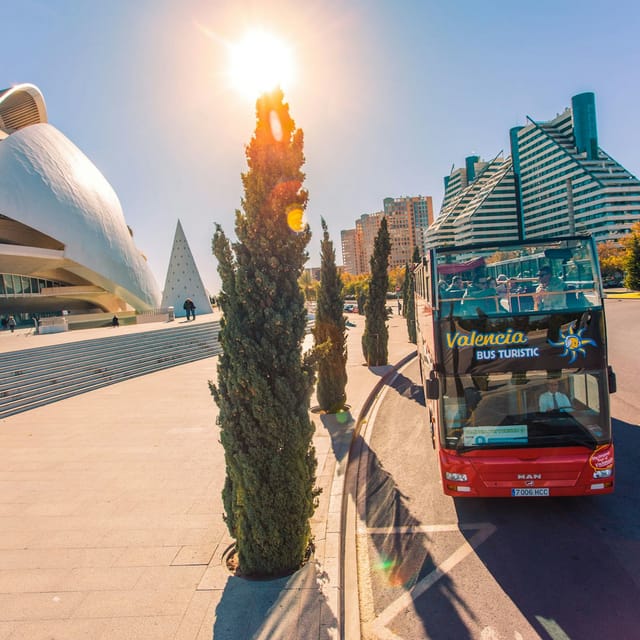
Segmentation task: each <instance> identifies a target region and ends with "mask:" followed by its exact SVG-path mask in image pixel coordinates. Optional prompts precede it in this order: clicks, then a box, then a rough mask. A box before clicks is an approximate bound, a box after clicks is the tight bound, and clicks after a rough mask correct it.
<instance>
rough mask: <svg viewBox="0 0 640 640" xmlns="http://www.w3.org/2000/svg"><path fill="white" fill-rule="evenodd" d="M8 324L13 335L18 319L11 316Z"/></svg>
mask: <svg viewBox="0 0 640 640" xmlns="http://www.w3.org/2000/svg"><path fill="white" fill-rule="evenodd" d="M7 324H8V325H9V329H10V330H11V333H13V332H14V331H15V328H16V319H15V318H14V317H13V316H9V320H8V322H7Z"/></svg>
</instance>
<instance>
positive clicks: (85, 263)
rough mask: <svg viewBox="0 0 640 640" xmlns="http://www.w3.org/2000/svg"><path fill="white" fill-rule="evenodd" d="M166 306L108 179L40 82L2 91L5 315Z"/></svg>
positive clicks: (1, 292)
mask: <svg viewBox="0 0 640 640" xmlns="http://www.w3.org/2000/svg"><path fill="white" fill-rule="evenodd" d="M159 303H160V295H159V290H158V286H157V284H156V282H155V280H154V277H153V275H152V273H151V270H150V269H149V267H148V266H147V261H146V259H145V257H144V256H143V254H142V253H141V252H140V251H139V250H138V249H137V248H136V246H135V244H134V241H133V233H132V231H131V229H130V228H129V227H128V226H127V223H126V222H125V219H124V215H123V213H122V208H121V206H120V203H119V201H118V197H117V196H116V194H115V192H114V190H113V189H112V187H111V186H110V185H109V183H108V182H107V180H106V179H105V178H104V176H103V175H102V174H101V173H100V171H98V169H97V168H96V167H95V166H94V165H93V164H92V162H91V161H90V160H89V159H88V158H87V157H86V156H85V155H84V154H83V153H82V152H81V151H80V150H79V149H78V148H77V147H76V146H75V145H74V144H73V143H72V142H71V141H70V140H68V139H67V138H66V137H65V136H64V135H63V134H62V133H60V131H58V130H57V129H56V128H54V127H53V126H51V125H50V124H49V123H48V122H47V110H46V107H45V102H44V98H43V96H42V94H41V92H40V91H39V90H38V88H37V87H35V86H33V85H30V84H22V85H17V86H15V87H11V88H10V89H5V90H3V91H0V315H5V314H8V313H14V314H16V313H18V314H19V313H35V312H41V313H45V312H56V311H61V310H63V309H65V310H70V311H72V312H73V311H93V310H98V311H107V312H118V311H125V310H136V311H148V310H151V309H153V308H156V307H158V305H159Z"/></svg>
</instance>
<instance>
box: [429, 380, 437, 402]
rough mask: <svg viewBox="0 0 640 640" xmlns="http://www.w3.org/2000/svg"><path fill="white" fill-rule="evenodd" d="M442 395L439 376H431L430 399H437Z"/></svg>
mask: <svg viewBox="0 0 640 640" xmlns="http://www.w3.org/2000/svg"><path fill="white" fill-rule="evenodd" d="M439 397H440V382H439V380H438V378H429V379H428V380H427V398H428V399H429V400H437V399H438V398H439Z"/></svg>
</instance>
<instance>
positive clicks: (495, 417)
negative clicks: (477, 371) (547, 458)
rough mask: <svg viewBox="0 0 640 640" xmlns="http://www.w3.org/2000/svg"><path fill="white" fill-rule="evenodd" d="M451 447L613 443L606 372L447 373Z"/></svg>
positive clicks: (446, 412) (446, 426) (447, 442)
mask: <svg viewBox="0 0 640 640" xmlns="http://www.w3.org/2000/svg"><path fill="white" fill-rule="evenodd" d="M443 383H444V389H443V396H444V397H443V400H444V415H443V416H442V417H443V423H444V425H443V426H444V442H443V445H444V446H445V448H447V449H455V450H458V451H460V450H464V451H468V450H472V449H487V448H489V449H495V448H502V447H508V448H517V447H567V446H583V447H587V448H589V449H595V448H596V447H597V446H599V445H600V444H603V443H607V442H610V440H611V433H610V426H609V425H610V420H609V416H608V414H607V407H608V404H607V401H606V393H608V390H607V386H606V380H605V378H604V373H603V372H602V371H599V370H598V371H584V370H581V371H578V372H575V371H574V372H568V371H562V372H548V371H526V372H522V371H520V372H512V373H505V372H501V373H486V374H482V375H463V376H445V377H444V378H443Z"/></svg>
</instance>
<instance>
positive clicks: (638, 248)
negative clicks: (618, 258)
mask: <svg viewBox="0 0 640 640" xmlns="http://www.w3.org/2000/svg"><path fill="white" fill-rule="evenodd" d="M626 247H627V254H626V256H625V261H624V266H625V270H626V275H625V278H624V286H625V287H627V288H628V289H633V290H634V291H640V234H639V233H636V232H632V233H631V234H630V237H629V238H628V239H627V242H626Z"/></svg>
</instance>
